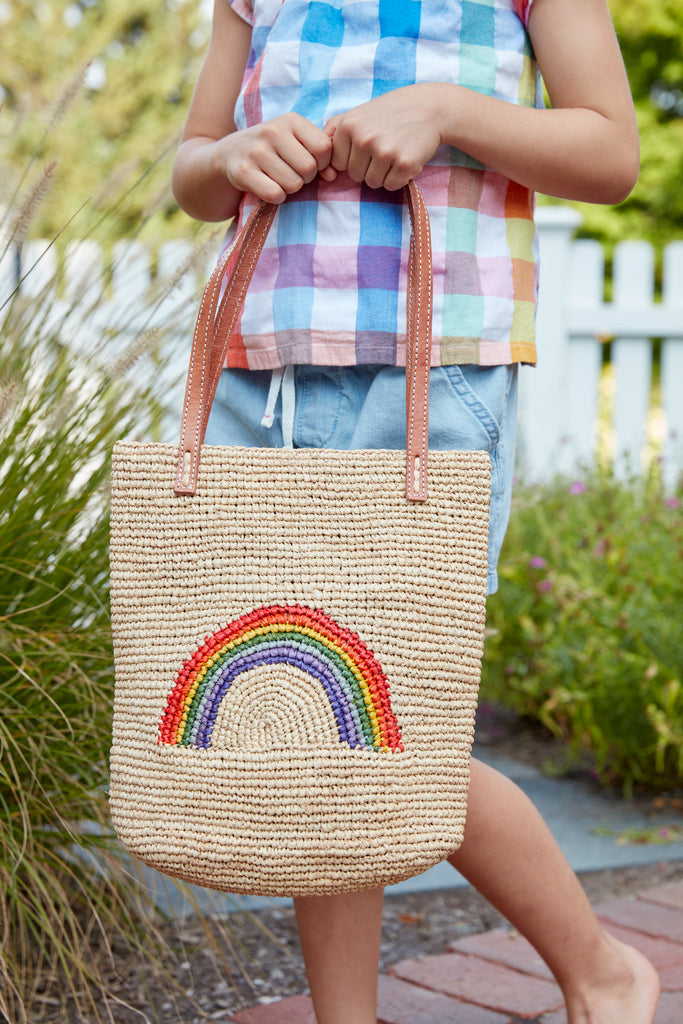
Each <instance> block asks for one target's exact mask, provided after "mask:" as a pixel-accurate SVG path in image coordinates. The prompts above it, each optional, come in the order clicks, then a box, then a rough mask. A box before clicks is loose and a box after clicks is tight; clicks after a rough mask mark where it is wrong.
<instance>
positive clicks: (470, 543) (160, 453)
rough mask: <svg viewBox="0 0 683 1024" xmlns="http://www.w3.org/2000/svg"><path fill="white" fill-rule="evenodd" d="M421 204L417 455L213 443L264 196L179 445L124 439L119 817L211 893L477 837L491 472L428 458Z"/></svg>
mask: <svg viewBox="0 0 683 1024" xmlns="http://www.w3.org/2000/svg"><path fill="white" fill-rule="evenodd" d="M406 198H407V201H408V206H409V210H410V218H411V225H412V236H411V245H410V261H409V283H408V289H409V295H408V316H407V319H408V324H407V328H408V330H407V333H408V339H407V342H408V359H407V363H408V365H407V368H406V374H407V385H408V386H407V401H406V413H407V424H408V432H407V438H408V443H407V451H406V452H402V451H385V450H374V451H330V450H318V449H303V448H300V449H261V448H253V449H251V448H241V447H229V446H225V447H218V446H208V445H202V439H203V436H204V431H205V428H206V423H207V419H208V415H209V411H210V408H211V403H212V401H213V397H214V394H215V391H216V387H217V382H218V378H219V376H220V372H221V367H222V366H223V361H224V353H225V350H226V347H227V344H228V340H229V337H230V335H231V333H232V331H233V328H234V325H235V321H236V318H237V316H238V314H239V310H240V308H241V303H242V300H243V297H244V293H245V290H246V288H247V285H248V283H249V278H250V275H251V272H252V271H253V267H254V264H255V262H256V260H257V258H258V254H259V251H260V248H262V246H263V243H264V240H265V236H266V233H267V231H268V228H269V226H270V223H271V222H272V218H273V215H274V211H275V208H274V207H271V206H268V205H266V204H261V205H260V206H258V207H256V208H255V210H254V211H253V212H252V215H251V217H250V219H249V220H248V221H247V223H246V225H245V227H244V229H243V231H242V232H241V234H240V236H239V237H238V239H237V241H236V243H235V245H234V246H233V248H232V250H231V251H230V253H229V254H227V256H226V257H225V258H224V260H223V261H222V262H221V263H220V264H219V266H218V267H217V269H216V271H215V273H214V274H213V276H212V278H211V280H210V281H209V283H208V285H207V288H206V291H205V293H204V297H203V299H202V303H201V308H200V313H199V317H198V321H197V327H196V329H195V335H194V342H193V347H192V354H191V360H190V368H189V373H188V378H187V389H186V395H185V402H184V408H183V416H182V434H181V441H180V448H178V447H177V446H176V445H173V444H158V443H150V444H146V443H140V442H135V443H133V442H127V441H125V442H124V441H122V442H118V443H117V444H116V446H115V449H114V456H113V484H112V486H113V493H112V525H111V612H112V623H113V634H114V650H115V667H116V683H115V701H114V726H113V746H112V751H111V787H110V799H111V813H112V818H113V821H114V824H115V827H116V830H117V832H118V835H119V836H120V838H121V840H122V841H123V842H124V844H125V845H126V846H127V847H128V848H129V849H130V850H131V851H132V852H133V853H135V854H136V855H137V856H138V857H139V858H141V859H142V860H143V861H145V862H146V863H148V864H150V865H152V866H154V867H156V868H157V869H159V870H161V871H163V872H165V873H167V874H169V875H173V876H177V877H180V878H183V879H185V880H187V881H190V882H194V883H198V884H200V885H203V886H208V887H210V888H215V889H221V890H224V891H229V892H235V893H251V894H255V895H267V896H303V895H315V894H329V893H336V892H344V891H353V890H361V889H368V888H372V887H375V886H380V885H387V884H390V883H394V882H398V881H400V880H402V879H404V878H408V877H410V876H412V875H415V874H418V873H420V872H421V871H424V870H426V869H427V868H428V867H430V866H431V865H433V864H436V863H438V862H439V861H441V860H443V859H444V858H445V857H446V856H448V854H450V853H451V852H453V850H455V849H456V848H457V847H458V846H459V844H460V842H461V841H462V835H463V828H464V821H465V809H466V800H467V790H468V783H469V755H470V747H471V742H472V736H473V722H474V712H475V706H476V696H477V688H478V683H479V675H480V661H481V654H482V647H483V631H484V610H485V595H486V575H487V536H488V506H489V481H490V463H489V457H488V454H487V453H485V452H455V451H433V452H430V453H429V465H427V422H428V400H427V396H428V382H429V365H430V350H429V344H430V337H431V322H430V321H431V252H430V239H429V220H428V216H427V212H426V210H425V207H424V203H423V201H422V197H421V195H420V193H419V192H418V190H417V188H416V186H415V185H414V183H411V184H410V186H408V187H407V189H406ZM226 275H227V278H228V284H227V288H225V290H224V294H223V295H222V297H221V294H220V293H221V284H222V282H224V280H225V277H226ZM427 482H428V484H429V489H427Z"/></svg>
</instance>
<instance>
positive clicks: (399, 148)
mask: <svg viewBox="0 0 683 1024" xmlns="http://www.w3.org/2000/svg"><path fill="white" fill-rule="evenodd" d="M430 89H431V85H430V84H429V83H427V84H421V85H409V86H405V87H403V88H401V89H394V90H392V91H391V92H387V93H384V95H383V96H378V97H376V99H374V100H370V101H369V102H368V103H363V104H361V106H359V107H355V108H354V109H353V110H349V111H348V113H346V114H337V115H336V116H335V117H332V118H330V120H329V121H328V122H327V124H326V125H325V129H324V130H325V132H326V133H327V134H328V135H329V136H330V138H331V139H332V141H333V149H332V160H331V163H330V166H331V167H332V168H333V169H334V170H336V171H346V172H347V174H348V175H349V176H350V177H351V178H353V180H354V181H364V182H365V184H366V185H368V186H369V187H370V188H381V187H382V186H383V187H384V188H386V189H389V190H391V191H395V190H396V189H399V188H403V186H404V185H407V184H408V182H409V181H410V179H411V178H414V177H415V176H416V175H417V174H419V173H420V171H421V170H422V168H423V167H424V165H425V164H426V163H427V161H428V160H430V159H431V158H432V157H433V156H434V153H435V152H436V150H437V149H438V148H439V146H440V145H441V144H442V141H443V140H442V138H441V132H440V130H439V128H438V126H437V122H436V117H435V112H434V111H432V110H431V109H430V104H429V98H430Z"/></svg>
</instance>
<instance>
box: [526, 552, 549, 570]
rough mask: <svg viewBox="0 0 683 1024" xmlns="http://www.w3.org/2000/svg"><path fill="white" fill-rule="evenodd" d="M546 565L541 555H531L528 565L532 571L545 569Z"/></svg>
mask: <svg viewBox="0 0 683 1024" xmlns="http://www.w3.org/2000/svg"><path fill="white" fill-rule="evenodd" d="M547 564H548V563H547V562H546V560H545V558H543V556H542V555H532V556H531V558H530V559H529V565H530V566H531V568H532V569H545V567H546V565H547Z"/></svg>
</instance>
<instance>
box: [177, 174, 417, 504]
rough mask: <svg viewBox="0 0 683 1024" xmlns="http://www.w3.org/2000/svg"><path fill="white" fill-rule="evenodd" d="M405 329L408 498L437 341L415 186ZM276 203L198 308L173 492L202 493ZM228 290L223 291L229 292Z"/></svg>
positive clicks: (413, 493) (240, 239)
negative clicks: (220, 403)
mask: <svg viewBox="0 0 683 1024" xmlns="http://www.w3.org/2000/svg"><path fill="white" fill-rule="evenodd" d="M406 196H407V200H408V209H409V212H410V222H411V228H412V232H411V239H410V255H409V262H408V295H407V327H406V346H407V347H406V430H407V441H406V498H408V500H410V501H425V500H426V498H427V437H428V428H429V368H430V362H431V337H432V252H431V238H430V231H429V215H428V213H427V208H426V206H425V204H424V200H423V198H422V195H421V193H420V191H419V189H418V187H417V185H416V184H415V182H414V181H411V182H409V183H408V185H407V186H406ZM276 210H277V206H273V205H271V204H269V203H264V202H259V204H258V205H257V206H255V207H254V209H253V210H252V212H251V214H250V215H249V218H248V219H247V221H246V223H245V224H244V226H243V228H242V230H241V231H240V233H239V235H238V236H237V238H236V239H235V242H234V244H233V246H232V247H231V249H230V250H229V251H228V252H227V253H226V254H225V255H224V256H223V257H222V259H221V260H220V261H219V263H218V265H217V267H216V269H215V270H214V272H213V274H212V275H211V277H210V278H209V281H208V282H207V285H206V288H205V289H204V294H203V295H202V299H201V303H200V306H199V314H198V316H197V322H196V325H195V329H194V336H193V339H192V351H191V353H190V366H189V369H188V373H187V383H186V386H185V399H184V402H183V416H182V421H181V431H180V447H179V452H178V471H177V473H176V480H175V487H174V490H175V493H176V494H194V493H195V492H196V489H197V476H198V473H199V459H200V453H201V446H202V444H203V441H204V435H205V433H206V425H207V423H208V419H209V413H210V412H211V406H212V404H213V400H214V397H215V395H216V389H217V387H218V381H219V378H220V375H221V370H222V368H223V365H224V363H225V357H226V354H227V350H228V346H229V344H230V338H231V337H232V334H233V331H234V329H235V325H236V323H237V320H238V317H239V315H240V310H241V309H242V303H243V302H244V296H245V294H246V291H247V288H248V287H249V282H250V281H251V278H252V275H253V273H254V268H255V267H256V262H257V260H258V258H259V256H260V254H261V251H262V249H263V246H264V244H265V241H266V236H267V234H268V232H269V230H270V227H271V224H272V223H273V218H274V216H275V212H276ZM224 285H225V287H224Z"/></svg>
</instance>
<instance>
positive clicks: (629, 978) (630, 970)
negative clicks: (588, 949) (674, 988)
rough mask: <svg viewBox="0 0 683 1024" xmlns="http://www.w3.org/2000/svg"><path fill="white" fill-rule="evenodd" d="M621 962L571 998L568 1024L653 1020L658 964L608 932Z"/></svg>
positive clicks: (639, 1023)
mask: <svg viewBox="0 0 683 1024" xmlns="http://www.w3.org/2000/svg"><path fill="white" fill-rule="evenodd" d="M607 937H608V939H609V942H610V945H611V946H612V948H613V950H614V952H615V953H616V954H617V957H618V961H617V962H620V964H621V966H620V968H619V969H618V971H617V972H616V973H615V975H614V976H613V977H612V978H611V979H610V980H609V981H606V982H603V983H602V984H601V985H598V986H596V987H595V988H594V989H592V990H591V991H590V992H588V993H584V994H583V995H582V996H581V997H578V998H576V999H569V998H568V999H567V1024H652V1022H653V1020H654V1016H655V1009H656V1007H657V1000H658V999H659V978H658V976H657V972H656V971H655V969H654V967H653V966H652V964H651V963H650V961H649V960H647V959H646V958H645V957H644V956H643V955H642V953H639V952H638V950H637V949H634V948H633V947H632V946H627V945H625V944H624V943H623V942H619V941H618V940H617V939H615V938H614V937H613V936H612V935H608V936H607Z"/></svg>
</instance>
